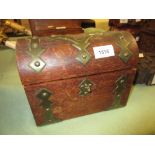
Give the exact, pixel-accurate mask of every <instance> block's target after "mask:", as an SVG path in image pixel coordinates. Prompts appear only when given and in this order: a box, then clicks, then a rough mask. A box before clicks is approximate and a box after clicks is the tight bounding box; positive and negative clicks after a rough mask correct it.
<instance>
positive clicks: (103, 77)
mask: <svg viewBox="0 0 155 155" xmlns="http://www.w3.org/2000/svg"><path fill="white" fill-rule="evenodd" d="M137 61H138V47H137V43H136V41H135V39H134V37H133V36H132V35H131V34H130V33H128V32H104V33H102V32H99V31H96V33H95V31H93V33H91V32H89V33H87V34H85V33H83V34H78V35H57V36H51V37H33V38H31V39H21V40H18V42H17V65H18V70H19V74H20V77H21V81H22V84H23V86H24V89H25V92H26V95H27V98H28V101H29V103H30V106H31V109H32V112H33V114H34V118H35V120H36V123H37V125H43V124H47V123H55V122H60V121H63V120H66V119H70V118H74V117H78V116H83V115H87V114H92V113H95V112H100V111H104V110H110V109H113V108H117V107H122V106H125V105H126V103H127V100H128V96H129V93H130V89H131V87H132V83H133V80H134V76H135V73H136V65H137Z"/></svg>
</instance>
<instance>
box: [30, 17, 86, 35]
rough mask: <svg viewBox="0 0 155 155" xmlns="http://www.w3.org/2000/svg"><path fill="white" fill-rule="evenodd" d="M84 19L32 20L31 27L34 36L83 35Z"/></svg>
mask: <svg viewBox="0 0 155 155" xmlns="http://www.w3.org/2000/svg"><path fill="white" fill-rule="evenodd" d="M82 21H83V20H82V19H31V20H29V22H30V27H31V31H32V35H33V36H49V35H53V34H77V33H82V32H83V29H82V27H81V23H82Z"/></svg>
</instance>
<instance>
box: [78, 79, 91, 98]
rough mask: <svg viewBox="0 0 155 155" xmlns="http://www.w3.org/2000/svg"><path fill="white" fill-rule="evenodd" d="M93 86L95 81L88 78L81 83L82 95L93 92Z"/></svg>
mask: <svg viewBox="0 0 155 155" xmlns="http://www.w3.org/2000/svg"><path fill="white" fill-rule="evenodd" d="M92 86H93V83H92V82H91V81H89V80H88V79H85V80H83V81H82V82H81V84H80V93H79V94H80V95H81V96H86V95H88V94H90V93H91V87H92Z"/></svg>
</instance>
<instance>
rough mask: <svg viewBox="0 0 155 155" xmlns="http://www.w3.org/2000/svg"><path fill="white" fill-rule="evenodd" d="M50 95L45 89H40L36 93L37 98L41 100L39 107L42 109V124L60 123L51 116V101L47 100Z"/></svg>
mask: <svg viewBox="0 0 155 155" xmlns="http://www.w3.org/2000/svg"><path fill="white" fill-rule="evenodd" d="M51 95H52V93H51V92H50V91H49V90H47V89H41V90H40V91H39V93H37V97H38V98H39V99H40V100H41V103H40V105H41V106H42V107H43V109H44V123H45V124H47V123H56V122H59V121H61V120H60V119H57V118H55V116H54V115H53V114H52V101H50V100H49V98H50V97H51Z"/></svg>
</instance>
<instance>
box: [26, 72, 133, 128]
mask: <svg viewBox="0 0 155 155" xmlns="http://www.w3.org/2000/svg"><path fill="white" fill-rule="evenodd" d="M134 75H135V70H134V69H133V70H122V71H115V72H109V73H104V74H98V75H91V76H85V77H79V78H72V79H66V80H60V81H52V82H48V83H42V84H38V85H31V86H26V87H25V91H26V94H27V97H28V100H29V103H30V106H31V109H32V112H33V114H34V118H35V120H36V123H37V125H43V124H47V123H55V122H59V121H62V120H65V119H70V118H74V117H78V116H83V115H87V114H91V113H95V112H99V111H103V110H110V109H112V108H117V107H121V106H123V105H125V104H126V102H127V99H128V95H129V92H130V88H131V86H132V82H133V78H134Z"/></svg>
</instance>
